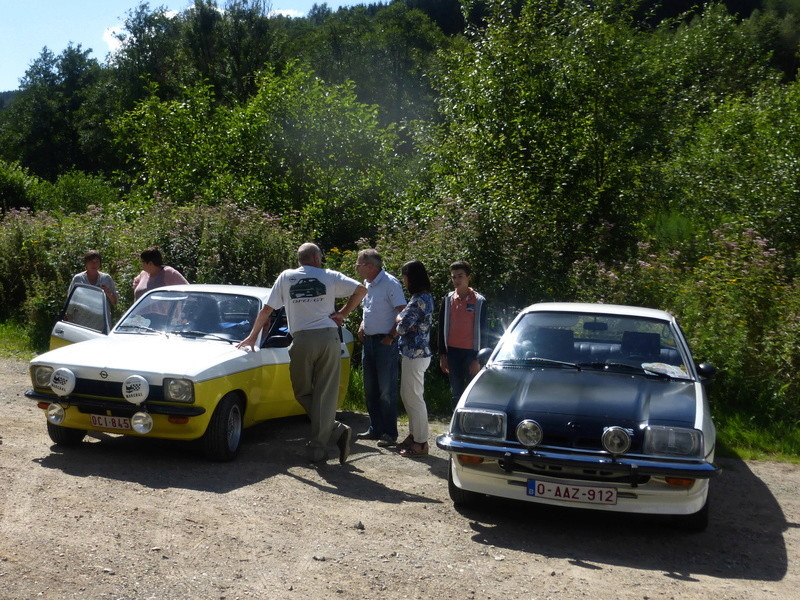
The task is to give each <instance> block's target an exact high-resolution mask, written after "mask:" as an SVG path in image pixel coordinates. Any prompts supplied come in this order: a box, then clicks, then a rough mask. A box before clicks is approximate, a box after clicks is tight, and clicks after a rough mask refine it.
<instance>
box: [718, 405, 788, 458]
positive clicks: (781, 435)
mask: <svg viewBox="0 0 800 600" xmlns="http://www.w3.org/2000/svg"><path fill="white" fill-rule="evenodd" d="M714 421H715V422H716V425H717V442H718V444H719V453H720V455H721V456H735V457H738V458H741V459H743V460H777V461H781V462H790V463H800V427H798V425H797V423H783V422H776V423H770V424H769V425H760V424H758V423H755V422H754V420H753V419H752V418H750V417H748V416H746V415H741V414H725V415H717V416H715V418H714Z"/></svg>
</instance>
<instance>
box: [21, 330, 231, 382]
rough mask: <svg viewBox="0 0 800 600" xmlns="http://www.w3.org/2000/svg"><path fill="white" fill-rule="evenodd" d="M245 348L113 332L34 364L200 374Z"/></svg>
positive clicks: (43, 356)
mask: <svg viewBox="0 0 800 600" xmlns="http://www.w3.org/2000/svg"><path fill="white" fill-rule="evenodd" d="M246 354H247V353H246V352H245V351H244V350H239V349H237V348H236V344H235V343H234V344H229V343H227V342H224V341H221V340H209V339H190V338H184V337H179V336H176V335H170V336H169V337H166V336H163V335H150V334H112V335H110V336H108V337H103V338H98V339H94V340H89V341H86V342H80V343H77V344H70V345H69V346H64V347H62V348H58V349H56V350H51V351H50V352H46V353H44V354H41V355H40V356H37V357H36V358H35V359H34V360H33V361H31V362H32V363H33V364H40V363H44V364H47V365H51V366H54V367H72V368H75V369H78V370H80V371H83V370H85V369H86V368H91V369H92V370H94V369H97V370H98V372H99V371H100V370H106V371H109V372H112V371H113V372H120V371H125V372H131V373H163V374H166V375H181V376H185V377H198V376H200V375H201V374H202V373H204V372H206V371H209V370H210V369H213V368H214V367H216V366H217V365H219V364H220V363H221V362H224V361H228V360H232V359H236V358H241V357H245V356H246Z"/></svg>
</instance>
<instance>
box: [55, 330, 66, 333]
mask: <svg viewBox="0 0 800 600" xmlns="http://www.w3.org/2000/svg"><path fill="white" fill-rule="evenodd" d="M55 333H58V334H62V333H64V330H63V329H56V330H55Z"/></svg>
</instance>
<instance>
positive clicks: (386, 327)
mask: <svg viewBox="0 0 800 600" xmlns="http://www.w3.org/2000/svg"><path fill="white" fill-rule="evenodd" d="M356 272H357V273H358V274H359V276H361V277H363V278H364V280H365V281H366V287H367V295H366V296H364V299H363V300H362V301H361V306H362V308H363V311H364V312H363V318H362V321H361V325H360V326H359V328H358V339H359V340H361V342H362V343H363V345H364V349H363V353H362V368H363V370H364V396H365V399H366V403H367V412H368V413H369V420H370V426H369V429H368V430H367V431H365V432H363V433H361V434H359V436H358V437H359V438H361V439H369V440H378V445H379V446H391V445H393V444H395V443H396V441H397V385H398V349H397V340H396V339H395V338H396V337H397V329H396V318H397V315H398V313H399V312H400V311H401V310H403V308H405V305H406V298H405V295H404V294H403V287H402V285H401V284H400V282H399V281H398V280H397V278H396V277H394V276H393V275H390V274H389V273H387V272H386V271H385V270H384V269H383V259H382V258H381V255H380V254H378V252H377V251H376V250H374V249H367V250H362V251H361V252H359V253H358V258H357V259H356Z"/></svg>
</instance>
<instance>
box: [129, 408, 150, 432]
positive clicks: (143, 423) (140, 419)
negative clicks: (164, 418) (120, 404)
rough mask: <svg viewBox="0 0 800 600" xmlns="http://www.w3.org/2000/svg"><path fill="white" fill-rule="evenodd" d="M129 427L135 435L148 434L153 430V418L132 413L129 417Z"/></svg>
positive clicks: (143, 413) (145, 414) (142, 413)
mask: <svg viewBox="0 0 800 600" xmlns="http://www.w3.org/2000/svg"><path fill="white" fill-rule="evenodd" d="M131 427H132V428H133V430H134V431H135V432H136V433H141V434H146V433H150V432H151V431H152V430H153V417H151V416H150V415H149V414H147V413H146V412H137V413H134V415H133V416H132V417H131Z"/></svg>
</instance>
